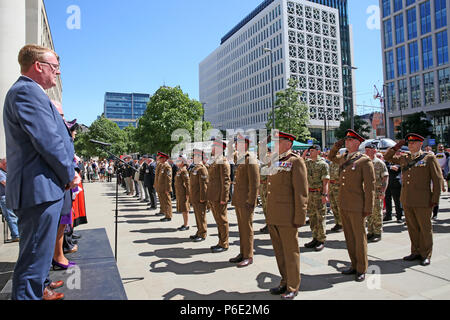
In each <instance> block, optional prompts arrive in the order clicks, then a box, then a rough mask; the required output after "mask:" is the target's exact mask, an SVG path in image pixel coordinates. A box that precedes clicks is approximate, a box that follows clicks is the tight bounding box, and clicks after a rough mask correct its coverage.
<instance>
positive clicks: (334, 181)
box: [328, 161, 342, 232]
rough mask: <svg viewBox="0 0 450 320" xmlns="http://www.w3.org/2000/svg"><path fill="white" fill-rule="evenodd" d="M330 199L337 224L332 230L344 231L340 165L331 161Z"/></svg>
mask: <svg viewBox="0 0 450 320" xmlns="http://www.w3.org/2000/svg"><path fill="white" fill-rule="evenodd" d="M328 199H329V200H330V206H331V211H333V216H334V223H335V226H334V227H333V228H331V231H333V232H339V231H341V230H342V221H341V215H340V213H339V165H338V164H336V163H334V162H331V161H330V184H329V187H328Z"/></svg>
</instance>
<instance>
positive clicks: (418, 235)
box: [404, 207, 433, 259]
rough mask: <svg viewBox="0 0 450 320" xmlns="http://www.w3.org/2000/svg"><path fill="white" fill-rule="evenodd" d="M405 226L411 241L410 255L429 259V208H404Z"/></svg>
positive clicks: (431, 245)
mask: <svg viewBox="0 0 450 320" xmlns="http://www.w3.org/2000/svg"><path fill="white" fill-rule="evenodd" d="M404 211H405V218H406V225H407V226H408V233H409V238H410V239H411V253H412V254H420V256H421V257H422V259H430V258H431V253H432V251H433V226H432V224H431V215H432V210H431V208H408V207H405V208H404Z"/></svg>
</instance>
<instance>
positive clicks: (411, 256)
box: [403, 254, 422, 261]
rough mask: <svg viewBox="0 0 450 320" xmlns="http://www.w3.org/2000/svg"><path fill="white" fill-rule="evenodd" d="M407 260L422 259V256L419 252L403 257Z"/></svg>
mask: <svg viewBox="0 0 450 320" xmlns="http://www.w3.org/2000/svg"><path fill="white" fill-rule="evenodd" d="M403 260H405V261H414V260H422V257H421V256H420V255H419V254H410V255H409V256H406V257H403Z"/></svg>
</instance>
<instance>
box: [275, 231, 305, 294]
mask: <svg viewBox="0 0 450 320" xmlns="http://www.w3.org/2000/svg"><path fill="white" fill-rule="evenodd" d="M269 232H270V239H271V240H272V245H273V250H274V251H275V257H276V259H277V264H278V270H279V271H280V274H281V282H280V286H287V290H288V291H298V289H299V288H300V248H299V246H298V229H297V228H295V227H287V226H275V225H269Z"/></svg>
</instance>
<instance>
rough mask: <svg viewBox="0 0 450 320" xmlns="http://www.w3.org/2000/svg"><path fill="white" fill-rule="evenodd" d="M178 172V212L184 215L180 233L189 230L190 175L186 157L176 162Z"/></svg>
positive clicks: (176, 179) (176, 190)
mask: <svg viewBox="0 0 450 320" xmlns="http://www.w3.org/2000/svg"><path fill="white" fill-rule="evenodd" d="M176 165H177V167H178V171H177V173H176V174H175V194H176V199H177V211H178V212H181V213H182V214H183V225H182V226H181V227H179V228H178V231H186V230H189V224H188V220H189V209H190V205H189V173H188V171H187V165H188V161H187V159H186V157H184V156H179V157H178V159H177V162H176Z"/></svg>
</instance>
